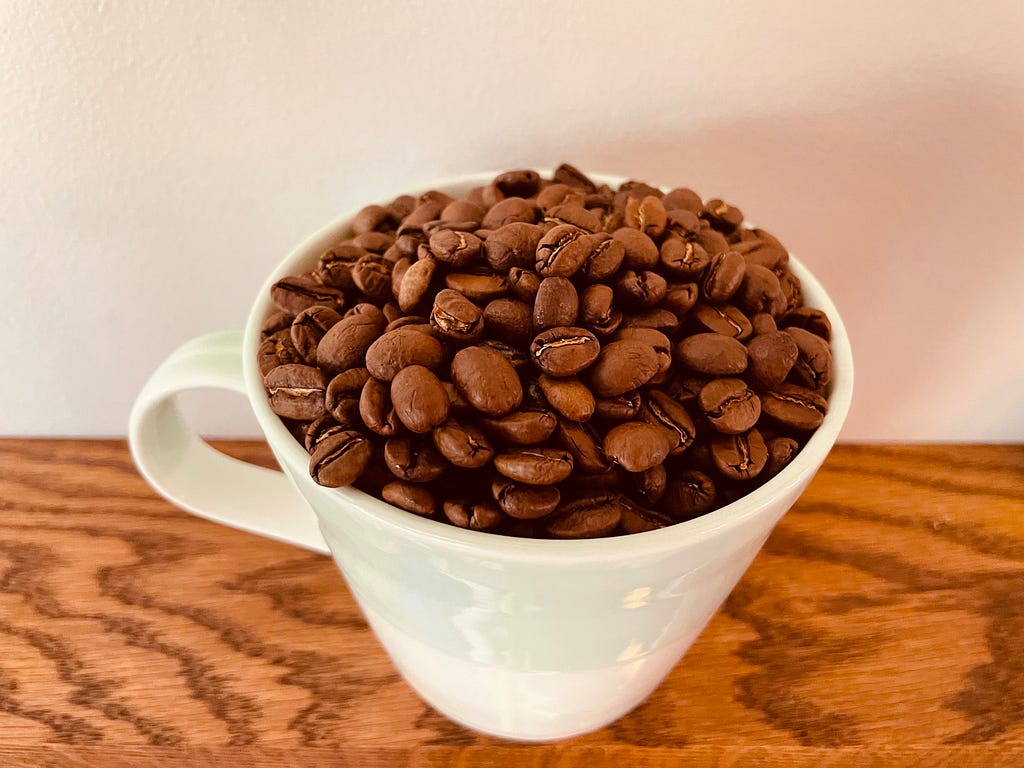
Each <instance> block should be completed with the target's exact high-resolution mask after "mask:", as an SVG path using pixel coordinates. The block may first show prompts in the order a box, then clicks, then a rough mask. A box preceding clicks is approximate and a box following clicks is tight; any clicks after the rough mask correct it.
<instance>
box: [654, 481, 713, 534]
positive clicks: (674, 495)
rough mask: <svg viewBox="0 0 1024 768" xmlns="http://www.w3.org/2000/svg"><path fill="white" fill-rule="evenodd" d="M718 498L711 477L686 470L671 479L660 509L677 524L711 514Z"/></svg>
mask: <svg viewBox="0 0 1024 768" xmlns="http://www.w3.org/2000/svg"><path fill="white" fill-rule="evenodd" d="M716 496H717V492H716V489H715V483H714V481H713V480H712V479H711V478H710V477H708V476H707V475H706V474H704V473H703V472H699V471H697V470H693V469H691V470H684V471H682V472H675V473H673V474H672V475H671V476H670V477H669V479H668V485H667V487H666V488H665V495H664V496H663V497H662V499H661V504H660V506H659V508H660V509H661V511H662V512H664V513H665V514H667V515H668V516H669V517H671V518H672V519H673V520H676V521H677V522H682V521H684V520H692V519H693V518H695V517H699V516H700V515H703V514H704V513H705V512H709V511H710V510H711V508H712V507H713V506H714V505H715V498H716Z"/></svg>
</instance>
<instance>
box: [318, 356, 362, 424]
mask: <svg viewBox="0 0 1024 768" xmlns="http://www.w3.org/2000/svg"><path fill="white" fill-rule="evenodd" d="M369 378H370V372H369V371H367V370H366V369H365V368H349V369H348V370H347V371H343V372H341V373H339V374H338V375H337V376H335V377H334V378H333V379H331V381H330V383H329V384H328V385H327V392H326V394H325V396H324V407H326V408H327V411H328V412H329V413H330V414H331V415H332V416H333V417H334V418H335V419H336V420H337V421H338V423H339V424H344V425H347V426H356V425H358V424H359V423H360V421H361V417H360V415H359V397H360V395H361V394H362V391H363V386H364V385H365V384H366V382H367V380H368V379H369Z"/></svg>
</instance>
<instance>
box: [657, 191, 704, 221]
mask: <svg viewBox="0 0 1024 768" xmlns="http://www.w3.org/2000/svg"><path fill="white" fill-rule="evenodd" d="M661 204H662V205H664V206H665V210H666V211H676V210H684V211H689V212H690V213H692V214H694V215H696V214H699V213H700V212H701V211H702V210H704V203H703V201H702V200H701V199H700V195H698V194H697V193H696V192H694V191H693V190H692V189H686V188H685V187H679V188H676V189H673V190H671V191H670V192H666V193H665V196H664V197H663V198H661Z"/></svg>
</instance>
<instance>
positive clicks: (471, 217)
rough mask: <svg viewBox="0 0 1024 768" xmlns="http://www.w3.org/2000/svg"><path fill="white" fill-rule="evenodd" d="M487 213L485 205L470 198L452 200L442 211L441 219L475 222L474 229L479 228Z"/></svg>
mask: <svg viewBox="0 0 1024 768" xmlns="http://www.w3.org/2000/svg"><path fill="white" fill-rule="evenodd" d="M485 213H487V211H485V210H484V208H483V206H481V205H477V204H476V203H471V202H470V201H469V200H452V201H451V202H450V203H448V205H446V206H445V207H444V210H442V211H441V221H457V222H473V223H474V224H475V225H476V226H474V227H473V229H477V228H478V227H479V226H480V222H481V221H483V220H484V214H485Z"/></svg>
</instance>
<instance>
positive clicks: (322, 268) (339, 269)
mask: <svg viewBox="0 0 1024 768" xmlns="http://www.w3.org/2000/svg"><path fill="white" fill-rule="evenodd" d="M367 253H369V251H367V250H366V249H365V248H362V247H360V246H358V245H355V244H354V243H351V242H344V243H338V244H337V245H335V246H334V247H333V248H328V249H327V250H326V251H324V253H323V254H322V255H321V256H320V262H319V264H318V265H317V269H316V277H317V279H318V280H319V281H320V282H321V283H323V284H324V285H328V286H331V287H332V288H339V289H341V290H344V291H351V290H353V289H354V288H355V285H356V284H355V283H354V282H352V268H353V267H354V266H355V265H356V262H357V261H359V260H360V259H361V258H363V256H365V255H366V254H367Z"/></svg>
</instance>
